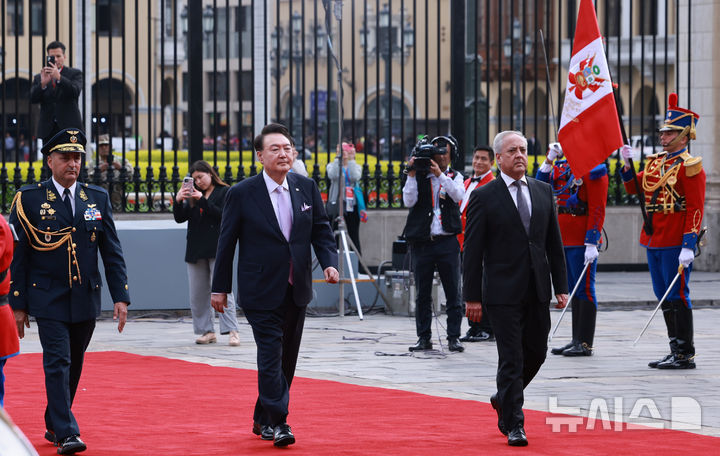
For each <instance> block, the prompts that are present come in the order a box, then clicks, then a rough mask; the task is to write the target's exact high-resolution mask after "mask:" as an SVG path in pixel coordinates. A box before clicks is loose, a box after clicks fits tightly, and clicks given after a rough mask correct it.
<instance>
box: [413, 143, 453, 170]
mask: <svg viewBox="0 0 720 456" xmlns="http://www.w3.org/2000/svg"><path fill="white" fill-rule="evenodd" d="M448 144H450V151H451V154H452V156H453V157H454V155H455V152H456V150H457V143H456V141H455V140H454V138H453V137H452V136H436V137H435V138H433V139H430V137H429V136H427V135H425V136H423V137H422V138H420V140H419V141H418V142H417V144H415V147H413V150H412V154H411V155H410V157H411V158H414V159H415V161H414V162H413V164H412V166H409V167H408V168H407V170H408V171H413V170H414V171H416V172H417V173H418V174H427V173H428V172H430V160H432V157H433V155H444V154H446V153H447V145H448Z"/></svg>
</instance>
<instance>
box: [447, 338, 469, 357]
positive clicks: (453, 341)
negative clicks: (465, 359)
mask: <svg viewBox="0 0 720 456" xmlns="http://www.w3.org/2000/svg"><path fill="white" fill-rule="evenodd" d="M448 350H450V351H451V352H460V353H462V352H464V351H465V347H463V345H462V344H461V343H460V341H459V340H458V338H457V337H449V338H448Z"/></svg>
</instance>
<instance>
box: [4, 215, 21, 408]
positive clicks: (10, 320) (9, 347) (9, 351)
mask: <svg viewBox="0 0 720 456" xmlns="http://www.w3.org/2000/svg"><path fill="white" fill-rule="evenodd" d="M12 257H13V235H12V232H11V231H10V226H9V225H8V223H7V222H6V221H5V218H4V217H0V408H2V407H3V399H4V397H5V375H4V374H3V367H5V362H6V361H7V359H8V358H11V357H13V356H15V355H17V354H18V353H20V341H19V339H18V334H17V328H15V317H14V316H13V311H12V309H11V308H10V305H9V304H8V292H9V291H10V262H11V261H12Z"/></svg>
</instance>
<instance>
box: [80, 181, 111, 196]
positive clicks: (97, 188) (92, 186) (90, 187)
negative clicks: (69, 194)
mask: <svg viewBox="0 0 720 456" xmlns="http://www.w3.org/2000/svg"><path fill="white" fill-rule="evenodd" d="M78 185H81V186H82V187H84V188H86V189H88V190H95V191H96V192H100V193H107V190H105V189H104V188H102V187H100V186H99V185H95V184H88V183H87V182H82V183H81V182H78Z"/></svg>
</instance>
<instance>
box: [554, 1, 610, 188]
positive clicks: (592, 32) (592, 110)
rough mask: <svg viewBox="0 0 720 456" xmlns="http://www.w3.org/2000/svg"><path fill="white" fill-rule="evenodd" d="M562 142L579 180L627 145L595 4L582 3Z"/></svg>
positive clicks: (561, 129)
mask: <svg viewBox="0 0 720 456" xmlns="http://www.w3.org/2000/svg"><path fill="white" fill-rule="evenodd" d="M558 141H560V144H561V145H562V149H563V152H564V154H565V157H567V159H568V162H569V163H570V168H571V169H572V171H573V174H574V175H575V176H576V177H578V178H579V177H580V176H584V175H585V174H586V173H587V172H589V171H590V170H591V169H593V168H594V167H596V166H597V165H599V164H600V163H602V162H603V161H605V159H606V158H607V157H608V155H610V154H611V153H612V152H613V151H614V150H616V149H619V148H620V146H622V145H623V139H622V132H621V131H620V123H619V122H618V117H617V109H616V108H615V98H614V97H613V88H612V82H611V81H610V71H609V69H608V64H607V60H606V59H605V50H604V49H603V44H602V39H601V38H600V28H599V27H598V23H597V16H595V9H594V8H593V4H592V1H591V0H581V1H580V11H579V12H578V19H577V27H576V28H575V42H574V44H573V53H572V57H571V58H570V69H569V71H568V82H567V89H566V90H565V103H564V104H563V110H562V115H561V117H560V130H559V131H558Z"/></svg>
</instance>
